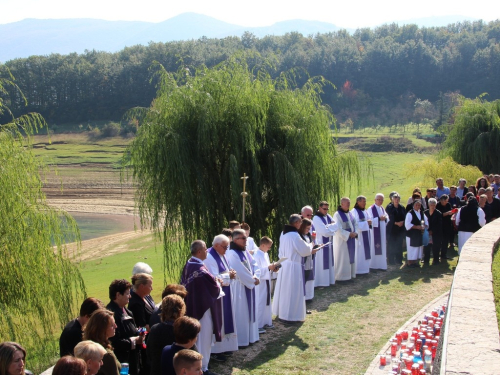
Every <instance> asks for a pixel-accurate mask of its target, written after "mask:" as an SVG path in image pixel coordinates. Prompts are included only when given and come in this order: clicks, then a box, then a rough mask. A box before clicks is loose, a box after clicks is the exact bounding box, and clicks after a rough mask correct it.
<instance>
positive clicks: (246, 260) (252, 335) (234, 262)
mask: <svg viewBox="0 0 500 375" xmlns="http://www.w3.org/2000/svg"><path fill="white" fill-rule="evenodd" d="M246 243H247V236H246V234H245V231H244V230H242V229H235V230H234V231H233V241H232V242H231V243H230V245H229V247H230V249H229V250H228V251H227V253H226V259H227V261H228V262H229V266H230V267H231V268H232V269H234V270H235V271H236V280H235V283H234V284H233V285H232V286H234V288H233V287H231V294H232V296H233V299H232V303H233V306H234V309H235V315H236V332H237V334H238V346H239V347H245V346H248V345H249V344H252V343H254V342H256V341H259V327H258V319H257V314H256V307H257V306H256V304H257V298H258V296H256V294H257V293H256V289H255V286H256V285H259V283H260V268H259V267H258V265H257V263H256V262H255V260H254V259H253V257H252V255H250V253H249V252H248V251H247V250H246Z"/></svg>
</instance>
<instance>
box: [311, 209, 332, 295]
mask: <svg viewBox="0 0 500 375" xmlns="http://www.w3.org/2000/svg"><path fill="white" fill-rule="evenodd" d="M328 210H329V204H328V202H326V201H322V202H320V203H319V208H318V211H316V213H315V214H314V217H313V225H314V229H315V230H316V235H317V238H316V242H317V244H318V245H322V244H326V243H330V244H329V245H327V246H325V247H323V248H322V249H321V250H320V251H318V253H317V254H316V263H315V273H314V286H316V287H318V286H330V285H333V284H335V269H334V267H333V264H334V259H333V250H332V249H333V246H332V242H333V239H332V237H333V235H334V234H335V232H336V231H337V229H338V225H337V223H335V222H334V221H333V218H332V217H331V216H330V215H328Z"/></svg>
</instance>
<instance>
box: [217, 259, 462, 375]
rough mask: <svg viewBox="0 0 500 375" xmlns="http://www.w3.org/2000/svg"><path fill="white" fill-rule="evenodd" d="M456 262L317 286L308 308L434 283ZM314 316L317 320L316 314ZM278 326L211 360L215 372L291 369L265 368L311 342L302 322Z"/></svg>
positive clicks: (391, 269) (394, 268) (320, 308)
mask: <svg viewBox="0 0 500 375" xmlns="http://www.w3.org/2000/svg"><path fill="white" fill-rule="evenodd" d="M450 255H451V256H454V255H455V254H454V253H451V254H450ZM456 262H457V258H455V259H454V260H452V261H448V262H446V263H440V264H437V265H432V261H431V265H421V267H419V268H408V267H401V268H400V267H399V266H389V268H388V270H387V271H385V272H384V271H372V272H370V273H369V274H366V275H358V277H357V278H356V279H355V280H351V281H347V282H337V283H336V284H335V285H332V286H330V287H324V288H316V289H315V298H314V300H313V301H312V302H311V303H308V304H307V308H308V309H310V310H314V311H316V312H318V313H321V312H325V311H327V310H328V309H329V308H330V307H331V305H333V304H343V303H346V302H348V301H349V298H351V297H353V296H368V295H370V294H371V293H372V292H373V291H374V290H376V289H377V288H378V287H380V286H382V285H384V286H388V288H398V287H397V285H398V284H397V283H401V284H403V285H404V286H411V285H413V284H415V283H426V284H430V283H431V282H432V280H433V279H440V278H443V277H444V276H445V275H451V274H452V273H453V271H454V269H455V267H456ZM395 282H396V284H395ZM390 284H392V285H390ZM394 284H395V285H396V286H395V285H394ZM378 290H380V289H378ZM312 317H313V319H314V315H313V316H312ZM308 319H309V317H308ZM274 325H275V326H276V328H275V329H274V330H268V331H267V333H266V334H263V335H261V336H260V341H259V342H258V343H256V344H254V345H252V346H250V347H249V348H246V349H243V350H240V351H238V352H236V353H234V355H233V356H232V357H230V358H229V359H228V361H227V362H225V363H211V371H213V372H216V373H218V374H221V375H225V374H233V373H250V374H251V373H253V371H256V372H259V373H270V374H280V373H284V372H287V371H286V369H283V371H280V370H279V369H274V368H269V369H267V368H264V367H265V366H266V364H267V363H268V362H270V361H272V360H273V359H276V358H278V357H280V356H281V355H282V354H284V353H285V351H288V350H293V353H294V356H295V352H297V356H300V353H301V352H304V351H306V350H307V349H308V348H309V344H308V343H307V342H304V341H303V340H302V339H301V338H300V337H299V336H298V335H297V331H298V329H299V328H300V327H301V325H293V326H288V325H285V324H283V323H281V322H280V321H279V320H278V319H275V320H274ZM257 369H258V370H257Z"/></svg>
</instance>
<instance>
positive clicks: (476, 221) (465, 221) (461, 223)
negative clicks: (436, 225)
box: [455, 197, 486, 255]
mask: <svg viewBox="0 0 500 375" xmlns="http://www.w3.org/2000/svg"><path fill="white" fill-rule="evenodd" d="M455 223H456V225H457V226H458V255H460V252H461V251H462V247H463V246H464V244H465V242H467V240H468V239H469V238H470V237H471V236H472V235H473V234H474V232H477V231H478V230H479V229H481V227H483V226H484V225H485V224H486V217H485V215H484V211H483V210H482V209H481V208H480V207H479V205H478V203H477V200H476V198H475V197H469V199H468V201H467V205H466V206H465V207H462V208H461V209H460V210H459V211H458V212H457V216H456V219H455Z"/></svg>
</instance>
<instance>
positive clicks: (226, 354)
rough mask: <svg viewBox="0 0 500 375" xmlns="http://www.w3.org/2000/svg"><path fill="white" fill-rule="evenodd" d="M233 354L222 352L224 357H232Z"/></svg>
mask: <svg viewBox="0 0 500 375" xmlns="http://www.w3.org/2000/svg"><path fill="white" fill-rule="evenodd" d="M233 353H234V352H224V353H222V354H224V355H225V356H226V357H229V356H230V355H233Z"/></svg>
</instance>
